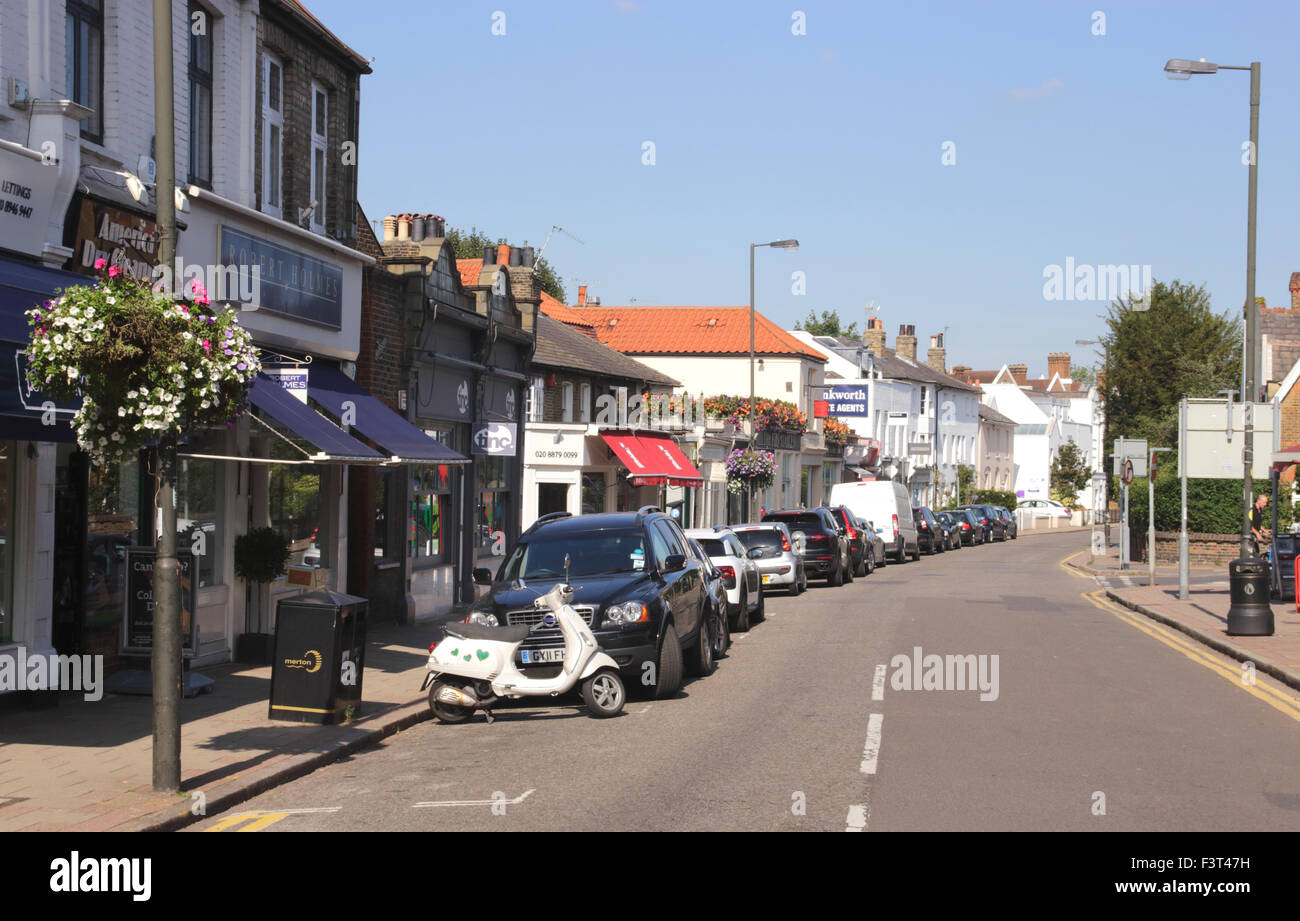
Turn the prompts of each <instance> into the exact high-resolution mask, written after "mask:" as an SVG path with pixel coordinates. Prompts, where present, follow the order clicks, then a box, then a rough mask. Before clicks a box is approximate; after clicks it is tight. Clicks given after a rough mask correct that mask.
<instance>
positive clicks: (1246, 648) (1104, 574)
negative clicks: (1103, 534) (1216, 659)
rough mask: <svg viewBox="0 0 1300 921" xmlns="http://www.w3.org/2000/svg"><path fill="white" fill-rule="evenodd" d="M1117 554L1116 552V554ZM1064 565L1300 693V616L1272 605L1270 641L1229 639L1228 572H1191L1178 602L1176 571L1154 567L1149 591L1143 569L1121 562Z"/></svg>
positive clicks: (1084, 555)
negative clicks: (1183, 598)
mask: <svg viewBox="0 0 1300 921" xmlns="http://www.w3.org/2000/svg"><path fill="white" fill-rule="evenodd" d="M1112 549H1113V548H1112ZM1066 564H1067V565H1068V566H1070V567H1071V568H1073V569H1075V570H1077V571H1078V572H1082V573H1086V574H1087V575H1089V576H1092V577H1093V578H1094V579H1095V580H1096V581H1097V582H1098V584H1099V585H1102V586H1103V587H1105V589H1106V593H1107V595H1108V596H1109V597H1110V598H1112V599H1113V600H1115V601H1117V602H1118V603H1120V604H1122V605H1124V606H1125V607H1126V608H1129V609H1131V610H1133V611H1136V612H1138V613H1139V614H1142V615H1144V616H1146V617H1149V618H1151V619H1152V620H1156V621H1159V622H1160V623H1162V624H1166V625H1168V626H1170V627H1173V628H1175V629H1177V630H1179V631H1181V632H1182V633H1185V634H1187V635H1188V636H1190V637H1192V638H1193V639H1195V640H1197V641H1198V642H1200V643H1203V644H1204V645H1206V646H1208V647H1210V648H1211V649H1213V650H1215V651H1217V652H1220V653H1222V654H1223V655H1226V656H1231V657H1232V658H1234V659H1236V660H1238V661H1239V662H1243V663H1244V662H1252V663H1254V667H1255V669H1256V670H1257V671H1260V672H1264V673H1265V674H1268V675H1272V676H1273V677H1274V678H1276V679H1277V680H1279V681H1281V682H1282V683H1283V684H1286V685H1287V686H1289V687H1292V688H1296V689H1300V614H1297V613H1296V606H1295V605H1294V604H1283V603H1276V602H1275V603H1273V604H1272V608H1273V624H1274V633H1273V635H1272V636H1229V635H1228V633H1227V626H1228V608H1229V607H1231V604H1232V602H1231V598H1230V596H1229V591H1228V580H1227V578H1226V576H1227V567H1226V566H1216V567H1212V568H1207V567H1197V568H1192V569H1189V575H1190V578H1189V580H1188V581H1189V585H1188V592H1187V600H1186V601H1180V600H1179V599H1178V570H1177V568H1176V567H1172V566H1157V567H1156V582H1155V585H1154V586H1152V585H1148V584H1147V583H1148V569H1147V567H1146V565H1145V564H1139V563H1134V564H1132V566H1131V567H1130V568H1129V569H1127V570H1121V569H1120V566H1119V559H1118V557H1117V556H1109V557H1097V558H1093V557H1092V554H1091V551H1088V550H1084V551H1081V552H1079V553H1077V554H1074V555H1072V556H1071V557H1070V558H1069V559H1068V560H1067V561H1066Z"/></svg>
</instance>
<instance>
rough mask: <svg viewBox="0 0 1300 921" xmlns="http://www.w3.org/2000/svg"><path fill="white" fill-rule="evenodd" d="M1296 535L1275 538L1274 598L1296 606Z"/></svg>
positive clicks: (1281, 535)
mask: <svg viewBox="0 0 1300 921" xmlns="http://www.w3.org/2000/svg"><path fill="white" fill-rule="evenodd" d="M1296 543H1297V537H1296V535H1295V534H1278V535H1276V536H1275V537H1274V538H1273V566H1272V570H1273V572H1272V575H1273V597H1274V598H1277V599H1279V600H1281V601H1285V602H1286V603H1287V604H1295V558H1296V549H1297V548H1296Z"/></svg>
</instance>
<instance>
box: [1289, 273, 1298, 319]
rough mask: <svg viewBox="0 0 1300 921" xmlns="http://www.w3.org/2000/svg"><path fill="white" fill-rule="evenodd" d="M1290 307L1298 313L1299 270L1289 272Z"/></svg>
mask: <svg viewBox="0 0 1300 921" xmlns="http://www.w3.org/2000/svg"><path fill="white" fill-rule="evenodd" d="M1290 288H1291V309H1292V310H1293V311H1296V312H1298V313H1300V272H1292V273H1291V285H1290Z"/></svg>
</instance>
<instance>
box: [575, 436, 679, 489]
mask: <svg viewBox="0 0 1300 921" xmlns="http://www.w3.org/2000/svg"><path fill="white" fill-rule="evenodd" d="M600 437H601V438H604V439H605V444H607V445H609V449H610V450H611V451H613V452H614V456H615V457H617V458H618V459H619V460H620V461H622V463H623V466H624V467H626V468H627V469H628V472H629V473H631V475H632V476H631V479H632V485H633V486H701V485H703V484H704V477H702V476H701V475H700V471H698V470H696V469H695V465H694V464H692V463H691V462H690V461H689V460H687V459H686V455H685V454H683V453H682V449H681V448H679V447H678V446H677V442H675V441H673V439H672V436H671V435H667V434H665V433H662V432H638V433H637V434H635V435H633V434H631V433H620V434H609V435H601V436H600Z"/></svg>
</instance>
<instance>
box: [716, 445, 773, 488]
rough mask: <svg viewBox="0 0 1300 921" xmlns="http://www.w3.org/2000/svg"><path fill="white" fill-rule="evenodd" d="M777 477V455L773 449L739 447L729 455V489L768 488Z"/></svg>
mask: <svg viewBox="0 0 1300 921" xmlns="http://www.w3.org/2000/svg"><path fill="white" fill-rule="evenodd" d="M775 479H776V455H775V454H773V453H772V452H771V451H756V450H754V449H753V448H737V449H736V450H734V451H732V452H731V453H730V454H729V455H727V491H728V492H733V493H739V492H744V491H745V490H746V489H767V488H768V487H769V486H771V485H772V483H773V481H774V480H775Z"/></svg>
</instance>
